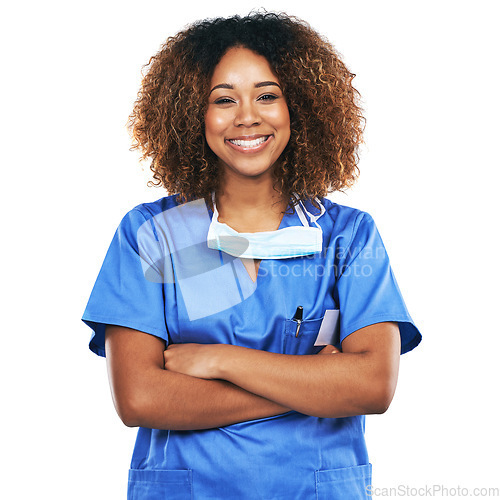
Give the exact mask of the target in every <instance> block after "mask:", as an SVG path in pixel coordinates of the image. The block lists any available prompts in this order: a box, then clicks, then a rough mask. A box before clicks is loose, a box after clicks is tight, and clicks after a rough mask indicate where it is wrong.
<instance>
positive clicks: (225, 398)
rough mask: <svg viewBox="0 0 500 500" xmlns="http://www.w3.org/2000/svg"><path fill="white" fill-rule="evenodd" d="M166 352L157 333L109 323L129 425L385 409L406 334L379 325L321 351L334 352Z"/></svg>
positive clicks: (217, 348)
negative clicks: (337, 346) (339, 347)
mask: <svg viewBox="0 0 500 500" xmlns="http://www.w3.org/2000/svg"><path fill="white" fill-rule="evenodd" d="M164 349H165V343H164V342H163V341H162V340H161V339H159V338H157V337H154V336H152V335H149V334H146V333H143V332H139V331H135V330H131V329H128V328H125V327H120V326H108V327H107V328H106V358H107V363H108V373H109V377H110V383H111V388H112V394H113V401H114V403H115V407H116V409H117V412H118V414H119V416H120V418H121V419H122V420H123V422H124V423H125V424H126V425H128V426H130V427H135V426H141V427H148V428H155V429H173V430H193V429H205V428H212V427H220V426H224V425H229V424H232V423H236V422H242V421H247V420H252V419H257V418H264V417H268V416H272V415H278V414H280V413H284V412H286V411H289V410H290V409H292V410H296V411H299V412H301V413H305V414H308V415H314V416H319V417H331V418H334V417H346V416H351V415H364V414H374V413H383V412H384V411H385V410H386V409H387V408H388V406H389V404H390V402H391V400H392V397H393V395H394V391H395V388H396V382H397V373H398V368H399V355H400V338H399V330H398V327H397V324H396V323H377V324H374V325H370V326H368V327H365V328H362V329H360V330H358V331H356V332H354V333H352V334H351V335H349V336H348V337H347V338H346V339H345V340H344V342H343V343H342V352H338V351H337V350H336V349H335V348H334V347H333V346H326V347H325V348H324V349H323V351H322V353H321V354H330V353H335V356H329V355H310V356H308V355H306V356H296V355H289V354H275V353H269V352H265V351H258V350H255V349H247V348H243V347H239V346H231V345H224V344H214V345H198V344H177V345H172V346H169V348H168V349H167V350H166V351H165V350H164ZM165 359H166V362H165ZM165 365H166V366H167V367H168V369H165ZM201 365H204V368H203V367H201V368H200V366H201ZM214 366H215V367H216V368H215V369H214ZM190 371H191V372H192V373H197V374H198V375H204V376H207V375H209V374H210V372H211V371H212V374H213V375H218V376H223V377H227V379H230V380H231V381H233V382H234V383H231V382H228V381H227V380H209V379H205V378H198V377H193V376H191V375H186V374H185V373H182V372H190ZM236 384H238V385H236ZM240 384H241V385H240ZM252 391H253V392H252Z"/></svg>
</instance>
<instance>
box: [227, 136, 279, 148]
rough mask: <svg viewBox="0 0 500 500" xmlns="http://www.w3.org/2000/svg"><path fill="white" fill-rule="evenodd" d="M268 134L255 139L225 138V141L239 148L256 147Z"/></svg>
mask: <svg viewBox="0 0 500 500" xmlns="http://www.w3.org/2000/svg"><path fill="white" fill-rule="evenodd" d="M269 137H271V136H270V135H263V136H261V137H257V138H256V139H227V142H230V143H231V144H234V145H235V146H239V147H241V148H250V149H251V148H257V147H259V146H260V145H261V144H264V143H265V142H266V141H267V140H268V139H269Z"/></svg>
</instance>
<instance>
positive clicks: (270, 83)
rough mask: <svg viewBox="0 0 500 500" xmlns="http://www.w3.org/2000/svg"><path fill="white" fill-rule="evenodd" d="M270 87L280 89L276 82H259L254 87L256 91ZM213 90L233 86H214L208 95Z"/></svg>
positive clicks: (231, 86) (225, 84)
mask: <svg viewBox="0 0 500 500" xmlns="http://www.w3.org/2000/svg"><path fill="white" fill-rule="evenodd" d="M271 85H274V86H275V87H278V88H279V89H281V87H280V86H279V85H278V84H277V83H276V82H271V81H266V82H259V83H256V84H255V85H254V87H255V88H256V89H260V88H261V87H270V86H271ZM215 89H234V87H233V85H231V84H230V83H219V85H216V86H215V87H214V88H213V89H212V90H211V91H210V94H211V93H212V92H213V91H214V90H215Z"/></svg>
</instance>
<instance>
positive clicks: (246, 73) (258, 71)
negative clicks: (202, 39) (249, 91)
mask: <svg viewBox="0 0 500 500" xmlns="http://www.w3.org/2000/svg"><path fill="white" fill-rule="evenodd" d="M263 80H273V81H278V79H277V76H276V74H275V73H274V71H273V69H272V68H271V65H270V64H269V62H268V61H267V59H266V58H265V57H264V56H261V55H259V54H256V53H255V52H253V51H251V50H250V49H246V48H243V47H233V48H231V49H229V50H228V51H227V52H226V53H225V54H224V56H222V58H221V60H220V61H219V63H218V64H217V66H216V67H215V69H214V73H213V76H212V80H211V83H212V85H218V84H220V83H229V84H231V85H233V86H237V85H238V86H244V85H251V86H253V85H254V84H255V83H259V82H260V81H263Z"/></svg>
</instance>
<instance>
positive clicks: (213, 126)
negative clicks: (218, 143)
mask: <svg viewBox="0 0 500 500" xmlns="http://www.w3.org/2000/svg"><path fill="white" fill-rule="evenodd" d="M226 121H227V120H225V119H224V116H222V115H221V114H220V113H217V112H214V111H207V114H206V115H205V135H206V136H207V138H208V137H209V136H210V137H215V136H217V135H220V134H223V132H224V130H225V128H226Z"/></svg>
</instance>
